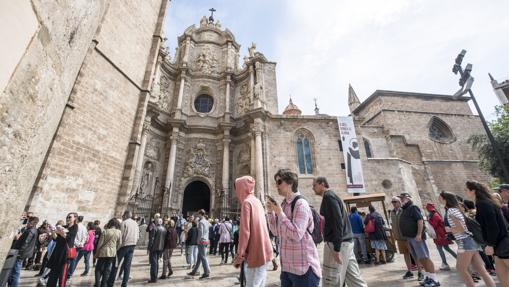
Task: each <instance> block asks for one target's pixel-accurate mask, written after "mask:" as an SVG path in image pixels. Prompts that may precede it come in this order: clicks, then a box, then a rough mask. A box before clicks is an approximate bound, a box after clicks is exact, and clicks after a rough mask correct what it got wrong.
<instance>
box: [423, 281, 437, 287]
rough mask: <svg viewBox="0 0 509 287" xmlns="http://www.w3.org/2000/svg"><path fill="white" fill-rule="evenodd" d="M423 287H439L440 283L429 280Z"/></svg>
mask: <svg viewBox="0 0 509 287" xmlns="http://www.w3.org/2000/svg"><path fill="white" fill-rule="evenodd" d="M423 286H424V287H438V286H440V282H436V281H435V280H433V279H429V280H428V282H427V283H426V284H424V285H423Z"/></svg>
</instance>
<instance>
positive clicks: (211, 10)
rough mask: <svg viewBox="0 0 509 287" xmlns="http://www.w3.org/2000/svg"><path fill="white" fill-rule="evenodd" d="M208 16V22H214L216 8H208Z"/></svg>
mask: <svg viewBox="0 0 509 287" xmlns="http://www.w3.org/2000/svg"><path fill="white" fill-rule="evenodd" d="M209 11H210V17H209V23H214V12H216V9H214V8H210V9H209Z"/></svg>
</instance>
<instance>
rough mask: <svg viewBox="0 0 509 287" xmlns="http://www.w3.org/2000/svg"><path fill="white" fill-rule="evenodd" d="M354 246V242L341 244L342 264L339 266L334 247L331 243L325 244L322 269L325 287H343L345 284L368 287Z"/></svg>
mask: <svg viewBox="0 0 509 287" xmlns="http://www.w3.org/2000/svg"><path fill="white" fill-rule="evenodd" d="M353 245H354V244H353V243H352V242H342V243H341V251H340V256H341V261H342V264H338V263H337V262H336V260H334V257H333V256H332V252H333V251H334V246H333V245H332V243H331V242H325V245H324V247H323V267H322V279H323V283H322V286H323V287H329V286H330V287H332V286H334V287H343V286H344V284H345V283H346V285H347V286H348V287H368V285H367V284H366V282H365V281H364V279H362V276H361V271H360V270H359V265H358V264H357V259H355V255H354V254H353Z"/></svg>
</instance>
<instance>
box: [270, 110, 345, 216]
mask: <svg viewBox="0 0 509 287" xmlns="http://www.w3.org/2000/svg"><path fill="white" fill-rule="evenodd" d="M300 129H305V130H306V131H307V132H309V133H310V134H311V135H312V138H313V140H314V142H313V144H312V153H313V154H312V159H313V163H314V172H313V174H311V175H299V191H300V192H301V193H302V194H303V195H304V196H305V197H306V199H307V200H308V201H309V203H310V204H311V205H314V206H315V207H317V208H318V207H319V206H320V202H321V198H320V197H319V196H316V195H315V194H314V192H313V190H312V183H313V178H314V177H316V176H325V177H326V178H327V179H328V181H329V184H330V186H331V188H332V189H333V190H334V191H336V192H338V194H346V178H345V170H344V169H341V163H343V161H344V160H343V154H342V153H341V152H340V151H339V143H338V139H339V130H338V124H337V120H336V118H335V117H313V116H276V117H273V118H272V117H271V118H270V119H269V120H268V121H267V123H266V130H265V132H266V133H267V135H269V136H268V137H267V145H268V147H269V148H270V154H268V155H267V170H268V172H267V175H268V176H267V179H266V180H267V181H268V189H269V190H268V191H267V193H268V194H271V195H274V196H275V198H276V199H278V200H282V198H281V197H279V196H278V195H277V190H276V187H275V184H274V178H273V176H274V174H275V173H276V172H277V170H278V169H280V168H289V169H291V170H293V171H294V172H297V173H298V170H299V169H298V163H297V154H296V144H295V133H296V132H297V131H298V130H300Z"/></svg>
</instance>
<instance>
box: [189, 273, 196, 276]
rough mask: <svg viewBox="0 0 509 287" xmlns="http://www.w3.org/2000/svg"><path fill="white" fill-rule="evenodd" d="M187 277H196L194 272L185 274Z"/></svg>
mask: <svg viewBox="0 0 509 287" xmlns="http://www.w3.org/2000/svg"><path fill="white" fill-rule="evenodd" d="M187 275H189V276H196V273H195V272H189V273H187Z"/></svg>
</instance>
